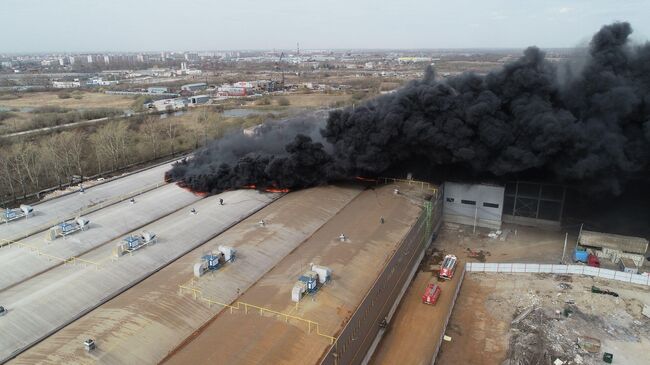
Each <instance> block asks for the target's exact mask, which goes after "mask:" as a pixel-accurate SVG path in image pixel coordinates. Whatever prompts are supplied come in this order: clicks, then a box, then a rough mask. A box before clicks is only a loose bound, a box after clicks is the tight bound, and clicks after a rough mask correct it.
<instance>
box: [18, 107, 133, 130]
mask: <svg viewBox="0 0 650 365" xmlns="http://www.w3.org/2000/svg"><path fill="white" fill-rule="evenodd" d="M31 113H33V114H35V116H34V117H33V118H32V121H31V125H27V126H25V128H28V129H33V128H45V127H53V126H57V125H63V124H69V123H74V122H79V121H82V120H92V119H99V118H105V117H112V116H116V115H121V114H123V112H122V111H121V110H119V109H113V108H94V109H85V110H69V109H64V108H60V107H51V106H50V107H41V108H37V109H34V110H32V112H31Z"/></svg>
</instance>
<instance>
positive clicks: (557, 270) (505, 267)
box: [465, 262, 650, 286]
mask: <svg viewBox="0 0 650 365" xmlns="http://www.w3.org/2000/svg"><path fill="white" fill-rule="evenodd" d="M465 271H468V272H485V273H512V274H516V273H544V274H569V275H571V274H574V275H588V276H593V277H598V278H602V279H608V280H616V281H622V282H625V283H631V284H639V285H645V286H650V275H639V274H631V273H627V272H622V271H616V270H610V269H601V268H599V267H591V266H586V265H554V264H512V263H477V262H470V263H467V264H465Z"/></svg>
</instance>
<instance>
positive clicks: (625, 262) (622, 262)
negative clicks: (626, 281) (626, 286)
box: [618, 257, 639, 274]
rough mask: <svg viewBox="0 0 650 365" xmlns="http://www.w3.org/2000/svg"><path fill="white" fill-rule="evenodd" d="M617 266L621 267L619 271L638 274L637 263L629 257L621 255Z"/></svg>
mask: <svg viewBox="0 0 650 365" xmlns="http://www.w3.org/2000/svg"><path fill="white" fill-rule="evenodd" d="M618 267H619V269H621V271H623V272H626V273H628V274H638V273H639V269H638V268H637V265H636V263H635V262H634V261H632V260H631V259H628V258H625V257H621V258H620V259H619V260H618Z"/></svg>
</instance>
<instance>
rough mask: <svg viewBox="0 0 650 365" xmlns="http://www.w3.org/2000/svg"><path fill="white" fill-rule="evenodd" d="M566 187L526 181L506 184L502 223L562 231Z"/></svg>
mask: <svg viewBox="0 0 650 365" xmlns="http://www.w3.org/2000/svg"><path fill="white" fill-rule="evenodd" d="M565 197H566V187H565V186H563V185H557V184H544V183H535V182H527V181H513V182H509V183H507V184H506V192H505V200H504V210H503V219H504V221H505V222H506V223H515V224H521V225H528V226H535V227H540V228H551V229H559V228H560V222H561V221H562V212H563V210H564V201H565Z"/></svg>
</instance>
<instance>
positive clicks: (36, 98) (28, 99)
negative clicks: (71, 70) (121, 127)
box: [0, 91, 134, 109]
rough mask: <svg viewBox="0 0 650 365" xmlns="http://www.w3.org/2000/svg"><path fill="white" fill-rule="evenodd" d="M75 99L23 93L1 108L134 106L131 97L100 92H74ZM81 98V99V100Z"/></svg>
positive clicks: (54, 93)
mask: <svg viewBox="0 0 650 365" xmlns="http://www.w3.org/2000/svg"><path fill="white" fill-rule="evenodd" d="M71 93H73V96H74V97H70V98H67V99H61V98H59V94H60V92H54V91H46V92H36V93H22V94H20V95H21V97H20V98H17V99H12V100H0V107H5V108H37V107H41V106H58V107H62V108H69V109H88V108H119V109H127V108H130V107H131V105H132V104H133V101H134V99H133V98H132V97H130V96H122V95H109V94H104V93H99V92H84V91H73V92H71ZM79 97H80V98H79Z"/></svg>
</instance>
